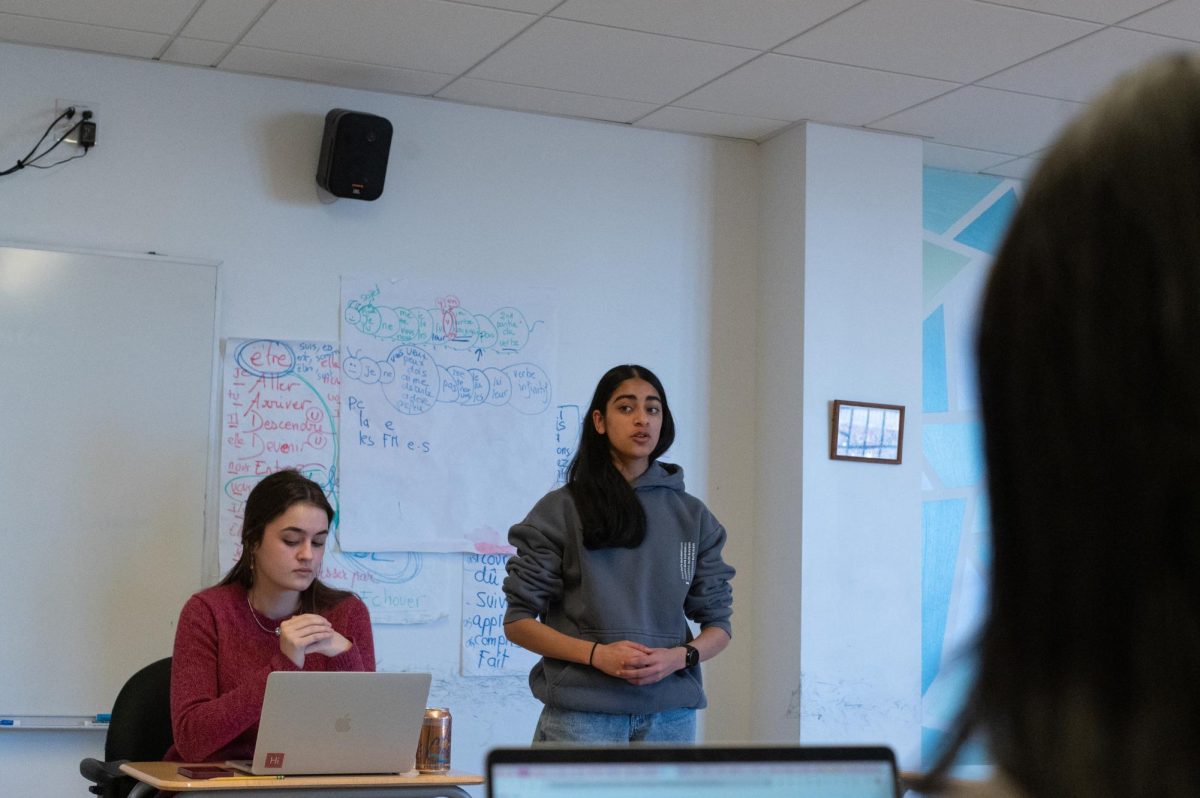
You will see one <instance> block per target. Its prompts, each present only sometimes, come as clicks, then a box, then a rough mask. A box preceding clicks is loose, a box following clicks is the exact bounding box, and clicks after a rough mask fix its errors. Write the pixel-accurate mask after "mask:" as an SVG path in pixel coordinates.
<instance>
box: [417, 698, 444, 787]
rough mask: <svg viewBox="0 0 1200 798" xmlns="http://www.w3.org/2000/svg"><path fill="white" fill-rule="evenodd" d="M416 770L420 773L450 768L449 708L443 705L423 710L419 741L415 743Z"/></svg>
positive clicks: (438, 771)
mask: <svg viewBox="0 0 1200 798" xmlns="http://www.w3.org/2000/svg"><path fill="white" fill-rule="evenodd" d="M417 770H418V771H420V772H421V773H445V772H446V771H448V770H450V710H448V709H446V708H445V707H431V708H429V709H426V710H425V720H424V721H423V722H422V723H421V741H420V742H419V743H417Z"/></svg>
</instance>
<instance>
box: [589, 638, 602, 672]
mask: <svg viewBox="0 0 1200 798" xmlns="http://www.w3.org/2000/svg"><path fill="white" fill-rule="evenodd" d="M598 645H600V641H599V640H597V641H596V642H595V643H592V650H591V653H589V654H588V667H589V668H591V667H594V666H593V665H592V657H594V656H596V646H598Z"/></svg>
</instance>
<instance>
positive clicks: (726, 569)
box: [683, 508, 734, 637]
mask: <svg viewBox="0 0 1200 798" xmlns="http://www.w3.org/2000/svg"><path fill="white" fill-rule="evenodd" d="M699 548H700V551H699V553H698V554H697V556H696V574H695V576H694V577H693V579H692V587H691V589H690V590H689V591H688V595H687V598H686V599H684V603H683V610H684V614H686V615H687V617H688V618H690V619H692V620H693V621H695V622H696V623H698V624H700V628H701V629H703V628H705V627H708V626H716V627H718V628H720V629H724V630H725V633H726V634H727V635H729V636H730V637H732V636H733V630H732V627H731V625H730V623H729V619H730V617H731V616H732V615H733V588H732V587H730V585H729V580H731V579H733V575H734V569H733V566H732V565H730V564H729V563H727V562H725V560H724V559H723V558H722V556H721V550H722V549H724V548H725V527H723V526H721V524H720V523H718V522H717V519H716V518H714V517H713V515H712V513H710V512H709V511H708V510H707V508H706V509H705V511H704V524H703V528H702V530H701V533H700V547H699Z"/></svg>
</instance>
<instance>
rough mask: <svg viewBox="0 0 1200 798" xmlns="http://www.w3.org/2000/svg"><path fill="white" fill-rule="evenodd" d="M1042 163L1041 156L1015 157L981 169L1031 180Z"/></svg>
mask: <svg viewBox="0 0 1200 798" xmlns="http://www.w3.org/2000/svg"><path fill="white" fill-rule="evenodd" d="M1041 163H1042V160H1041V159H1040V158H1014V159H1013V160H1011V161H1005V162H1003V163H999V164H996V165H994V166H989V167H988V168H986V169H980V170H979V171H981V172H983V173H984V174H989V175H998V176H1000V177H1011V178H1013V179H1014V180H1029V179H1030V178H1032V177H1033V174H1034V172H1036V171H1037V168H1038V167H1039V166H1041Z"/></svg>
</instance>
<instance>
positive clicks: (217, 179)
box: [0, 44, 759, 795]
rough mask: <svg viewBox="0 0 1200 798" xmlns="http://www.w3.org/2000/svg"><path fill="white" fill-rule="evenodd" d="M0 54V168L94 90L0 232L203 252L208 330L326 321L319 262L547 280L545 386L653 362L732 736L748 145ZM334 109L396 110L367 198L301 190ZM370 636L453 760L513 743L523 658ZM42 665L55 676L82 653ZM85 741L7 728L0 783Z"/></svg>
mask: <svg viewBox="0 0 1200 798" xmlns="http://www.w3.org/2000/svg"><path fill="white" fill-rule="evenodd" d="M0 75H2V76H3V80H0V163H2V164H3V167H0V168H5V167H7V166H8V165H11V163H12V162H15V161H16V159H17V158H18V157H20V156H22V155H24V154H25V151H26V150H27V149H28V147H29V146H30V145H31V144H32V143H33V141H35V140H36V139H37V137H38V136H39V135H40V134H41V132H42V130H43V129H44V128H45V126H46V125H47V124H48V123H49V122H50V120H51V119H52V118H53V115H54V114H53V109H54V102H55V99H56V98H70V99H74V100H82V101H87V102H89V103H92V104H93V105H94V107H96V108H97V109H98V112H97V119H98V122H99V125H98V144H97V146H96V148H95V149H94V150H93V151H92V152H91V153H90V154H89V155H88V156H87V157H86V158H84V159H82V160H79V161H75V162H73V163H70V164H66V165H64V166H61V167H58V168H57V169H53V170H49V171H38V170H33V169H26V170H23V171H21V172H19V173H17V174H14V175H12V176H9V177H6V178H0V239H7V240H13V241H24V242H33V243H43V244H58V245H63V246H73V247H85V248H96V249H109V250H118V251H139V252H140V251H147V250H154V251H157V252H162V253H168V254H171V255H177V256H182V257H198V258H206V259H213V260H219V261H221V263H222V266H221V303H220V319H221V322H220V329H219V331H218V333H219V335H220V337H221V338H227V337H243V336H245V337H253V336H267V337H278V338H312V339H323V340H335V339H336V336H337V297H338V277H339V275H341V274H343V273H346V274H367V275H374V274H378V275H397V276H399V275H404V274H420V275H426V276H435V277H444V278H445V279H446V280H447V281H448V282H452V281H454V280H463V281H472V283H477V282H485V281H515V282H519V283H520V284H522V285H531V286H545V287H548V288H550V289H553V290H555V291H556V293H557V295H558V297H559V298H560V303H561V309H560V315H559V322H560V341H561V353H560V363H561V364H564V365H563V366H561V367H560V371H561V375H560V382H559V394H558V396H559V399H560V401H561V400H565V401H577V402H584V403H586V401H587V400H588V399H589V398H590V395H591V390H592V388H593V387H594V383H595V380H596V379H597V378H598V376H599V375H600V373H602V371H603V370H604V369H606V368H607V367H608V366H610V365H612V364H614V363H616V362H629V361H633V362H642V363H645V364H646V365H649V366H651V367H652V368H654V369H655V370H656V371H658V372H659V375H660V376H661V377H662V378H663V380H664V382H665V384H666V386H667V388H668V390H669V392H670V399H671V403H672V407H673V409H674V411H675V413H676V417H677V422H678V427H679V437H678V440H677V443H676V445H675V448H674V449H673V450H672V456H673V459H675V460H677V461H678V462H681V463H683V464H684V465H685V467H686V469H687V474H688V484H689V488H690V489H691V490H692V492H694V493H696V494H698V495H700V496H702V497H704V498H705V499H706V500H707V501H708V503H709V505H710V506H711V507H712V508H713V510H714V512H715V513H716V514H717V515H718V517H719V518H721V520H722V521H723V522H724V523H725V524H726V526H727V527H728V528H729V530H730V534H731V543H730V545H729V548H728V551H727V555H728V558H729V559H730V561H731V562H733V563H734V564H735V565H736V566H737V567H738V570H739V573H738V577H737V579H736V580H735V583H734V587H735V595H736V597H737V598H736V602H737V605H736V607H737V609H736V614H735V616H734V623H735V644H734V646H733V647H732V648H731V650H730V651H728V652H727V653H726V654H724V655H723V656H722V658H721V659H719V660H717V661H715V662H714V663H712V665H711V667H709V666H706V673H707V678H708V680H709V682H710V685H711V689H710V697H711V699H712V701H713V703H714V704H715V705H716V706H718V707H720V711H719V712H712V713H707V717H706V718H705V727H706V731H707V734H708V735H709V736H710V738H712V739H722V740H737V739H742V740H745V739H750V738H751V735H752V733H753V728H754V727H753V722H752V715H751V709H750V705H751V700H750V695H751V691H752V687H751V685H750V684H749V683H748V681H747V680H745V679H744V678H741V676H740V674H744V672H745V668H746V667H747V663H748V662H750V661H751V660H752V659H753V652H754V650H755V637H754V633H753V628H752V625H751V624H750V623H749V621H750V619H751V618H752V617H753V616H754V613H753V612H752V610H751V605H750V596H751V595H752V594H753V587H754V583H755V574H754V563H753V555H752V552H753V546H754V543H753V540H754V527H753V523H754V521H753V515H754V485H753V479H752V475H753V472H754V467H753V463H754V462H755V451H754V446H753V440H754V436H755V406H756V405H755V363H754V360H753V358H752V357H749V356H748V355H747V353H750V352H752V351H753V350H754V346H755V328H756V322H755V314H756V299H757V295H756V291H757V286H758V285H759V283H758V279H757V274H756V264H757V262H758V257H757V251H756V241H757V212H758V210H757V209H758V202H757V198H758V185H757V182H756V176H757V153H756V148H755V147H754V146H753V145H750V144H747V143H739V142H719V141H715V140H710V139H703V138H699V137H691V136H683V135H675V134H668V133H660V132H654V131H644V130H635V129H629V128H624V127H621V126H616V125H603V124H598V123H590V122H582V121H576V120H566V119H557V118H549V117H541V116H534V115H526V114H518V113H509V112H502V111H494V110H489V109H481V108H471V107H466V106H460V105H454V104H450V103H442V102H437V101H431V100H423V99H418V98H406V97H398V96H392V95H386V94H378V93H371V92H361V91H350V90H346V89H338V88H333V87H327V86H316V85H308V84H303V83H297V82H291V81H284V80H276V79H269V78H259V77H252V76H238V75H228V74H223V73H217V72H213V71H210V70H204V69H193V68H187V67H176V66H170V65H164V64H150V63H145V62H139V61H132V60H125V59H120V58H112V57H105V56H97V55H88V54H82V53H70V52H63V51H52V50H47V49H37V48H28V47H23V46H18V45H9V44H0ZM334 107H348V108H352V109H355V110H360V111H367V112H371V113H377V114H380V115H383V116H386V117H388V118H389V119H390V120H391V121H392V123H393V125H394V126H395V136H394V139H393V145H392V155H391V161H390V164H389V169H388V177H387V187H386V190H385V193H384V196H383V197H382V198H381V199H380V200H378V201H377V202H374V203H365V202H356V201H351V200H341V201H338V202H336V203H333V204H329V205H326V204H322V203H321V202H320V201H319V200H318V197H317V192H316V186H315V183H314V180H313V175H314V173H315V170H316V162H317V152H318V148H319V145H320V138H321V130H322V124H323V119H324V114H325V112H326V111H327V110H329V109H330V108H334ZM514 520H515V519H514ZM197 545H200V544H199V541H198V542H197ZM59 576H60V578H63V579H70V578H76V575H72V574H61V575H59ZM180 579H183V580H189V581H192V582H193V583H194V585H195V587H196V588H197V589H198V588H200V587H201V586H202V580H201V576H200V575H199V574H181V575H180ZM19 589H20V583H19V580H13V579H8V578H6V579H4V580H0V591H8V590H19ZM452 593H453V591H452ZM0 598H2V595H0ZM47 620H48V622H50V619H47ZM377 643H378V646H379V648H380V653H381V656H382V658H384V659H386V660H387V661H388V662H389V663H395V664H396V665H397V666H400V665H401V663H402V664H403V666H406V667H410V668H414V669H415V668H428V669H430V670H432V671H434V674H435V679H436V680H438V682H439V684H440V687H435V691H436V690H438V689H441V690H443V691H444V693H445V694H446V695H447V700H448V702H449V704H450V706H451V708H452V710H453V711H455V715H456V718H457V719H458V720H457V722H456V728H455V752H454V753H455V765H456V767H459V768H462V769H467V770H478V769H479V768H480V767H481V757H482V753H483V749H484V748H485V747H486V746H487V745H490V744H496V743H501V742H510V743H524V742H526V741H527V740H528V737H529V734H530V732H531V731H532V714H531V713H532V711H533V710H534V709H536V706H535V702H533V701H532V699H531V698H530V697H529V695H528V688H527V687H526V686H525V683H524V680H523V679H520V678H512V677H509V678H497V679H484V680H471V681H470V683H469V684H468V683H465V682H464V681H463V680H461V679H460V678H459V677H457V674H456V671H457V661H458V650H459V649H458V646H459V633H458V618H457V616H456V615H452V617H451V618H450V620H448V621H446V622H442V623H438V624H429V625H425V626H408V627H378V628H377ZM19 644H21V645H37V641H36V640H28V641H20V643H19ZM114 644H117V643H114ZM165 653H169V652H164V654H165ZM97 656H102V652H98V653H97ZM47 667H54V668H58V669H60V670H61V671H62V673H63V678H69V674H70V671H71V669H72V668H80V667H87V663H86V662H81V663H47ZM0 711H3V708H2V707H0ZM101 746H102V740H101V735H99V734H97V733H71V732H61V733H60V732H6V733H4V736H3V737H2V738H0V785H2V787H3V789H0V792H4V793H5V794H10V793H11V794H24V793H26V792H28V793H30V794H48V795H69V794H77V793H81V792H82V789H83V780H82V779H81V778H80V777H79V776H78V775H77V771H76V765H77V762H78V759H79V758H80V757H82V756H87V755H96V756H99V755H100V753H101ZM30 773H36V774H37V776H36V778H33V777H29V776H26V775H23V774H30ZM22 787H24V788H25V789H21V788H22Z"/></svg>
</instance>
